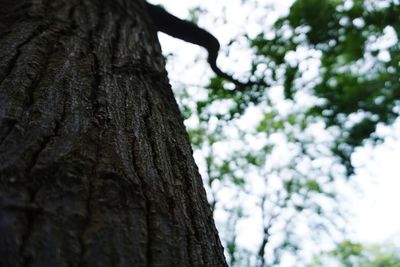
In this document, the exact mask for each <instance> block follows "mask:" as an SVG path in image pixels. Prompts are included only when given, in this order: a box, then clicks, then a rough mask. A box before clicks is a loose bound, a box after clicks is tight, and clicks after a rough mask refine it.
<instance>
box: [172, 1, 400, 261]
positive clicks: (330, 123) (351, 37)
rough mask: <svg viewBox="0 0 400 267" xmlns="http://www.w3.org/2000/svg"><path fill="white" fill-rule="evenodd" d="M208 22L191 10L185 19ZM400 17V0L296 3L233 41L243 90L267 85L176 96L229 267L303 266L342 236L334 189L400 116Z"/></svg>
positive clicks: (224, 86)
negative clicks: (248, 83) (242, 66)
mask: <svg viewBox="0 0 400 267" xmlns="http://www.w3.org/2000/svg"><path fill="white" fill-rule="evenodd" d="M241 4H242V5H244V6H245V5H250V6H253V7H254V8H257V11H258V13H260V12H261V11H262V12H264V16H265V18H266V17H268V16H270V14H271V12H273V11H271V8H270V6H269V4H267V3H266V4H264V5H263V1H256V0H254V1H251V0H248V1H241ZM260 10H261V11H260ZM206 13H207V12H206V9H205V8H203V7H201V8H198V7H196V8H194V9H192V10H191V11H190V12H189V14H190V19H191V20H192V21H196V22H198V21H199V22H201V21H202V18H203V17H206V16H207V15H206ZM399 14H400V1H398V0H392V1H391V0H381V1H376V0H375V1H373V0H325V1H320V0H296V1H294V2H293V4H292V5H291V7H290V9H289V10H288V12H287V13H286V14H284V15H282V16H280V17H278V18H277V19H276V20H275V21H274V23H273V24H272V25H268V24H267V23H266V22H265V25H263V20H262V19H259V23H260V29H262V30H261V31H259V32H258V34H252V35H250V34H249V33H247V32H245V31H244V32H241V33H240V32H239V33H238V35H237V36H236V37H234V38H233V39H232V40H231V42H229V44H230V45H231V46H230V48H228V52H229V51H230V49H237V47H235V48H232V47H234V45H233V44H235V42H239V43H241V45H242V46H244V49H245V47H246V44H247V46H248V48H249V49H251V51H252V53H253V54H254V56H253V58H252V59H251V64H250V65H249V68H248V73H247V76H246V74H244V75H243V76H245V77H247V78H243V79H244V80H245V79H248V78H250V79H251V80H253V81H257V80H258V81H260V80H261V81H263V82H264V83H266V84H268V86H261V85H254V86H252V87H249V88H247V89H246V90H243V91H236V90H233V88H234V86H233V85H232V84H230V83H229V82H226V81H224V80H222V79H221V78H218V77H212V78H211V79H210V82H209V83H208V85H207V86H206V87H207V88H206V89H204V88H198V87H196V86H190V85H184V86H175V87H179V88H178V89H179V90H177V91H176V95H177V97H178V101H179V102H180V106H181V110H182V114H183V116H184V117H185V119H186V125H187V128H188V131H189V134H190V138H191V142H192V145H193V148H194V150H195V157H196V160H197V162H198V164H199V166H200V169H201V172H202V176H203V178H204V180H205V184H206V190H207V193H208V197H209V201H210V204H211V208H212V210H213V212H214V217H215V220H216V222H217V225H218V226H219V231H220V234H221V238H222V240H223V242H224V247H225V249H226V255H227V258H228V262H229V264H230V266H232V267H233V266H260V267H262V266H305V260H304V257H303V256H304V254H302V251H303V250H305V248H306V247H308V248H309V247H310V246H311V247H312V246H314V247H315V246H316V244H319V243H321V242H323V241H324V242H325V241H326V240H331V241H337V239H340V238H339V237H338V236H341V234H344V233H345V232H346V227H347V225H346V211H345V210H344V209H343V207H342V206H341V205H340V203H341V198H340V194H338V187H337V181H339V180H347V179H349V178H350V177H351V175H352V174H354V166H353V165H352V162H351V155H352V153H353V152H354V151H355V149H356V148H357V147H360V146H362V145H363V144H365V142H372V143H379V142H380V141H381V140H382V136H380V135H378V134H377V133H376V129H377V127H378V126H379V125H391V124H392V123H393V122H394V121H395V120H396V119H397V118H398V116H399V112H400V76H399V73H400V64H399V62H400V53H399V52H400V51H399V50H400V44H399V42H398V36H399V30H400V21H399V20H400V16H399ZM259 16H260V17H261V18H262V15H259ZM208 19H209V18H208ZM228 23H229V22H228ZM240 40H245V42H240ZM237 64H239V63H237ZM244 125H245V126H244ZM249 239H250V240H252V242H249ZM246 240H247V241H246ZM249 243H250V244H249ZM342 246H345V248H346V249H348V248H351V249H352V250H353V249H356V248H357V246H355V245H354V246H353V244H351V246H350V245H346V243H343V244H342V245H341V246H339V248H338V253H339V254H340V253H342V252H340V251H339V250H340V249H341V248H342ZM318 249H321V248H318ZM362 249H364V248H362ZM316 251H318V250H316ZM351 253H353V254H354V251H352V252H351ZM339 254H338V255H339ZM338 255H336V256H338ZM340 255H342V254H340ZM381 258H383V256H382V257H381ZM391 259H394V258H393V257H392V258H391ZM341 260H342V261H343V262H345V260H343V259H341ZM371 264H372V263H371ZM321 266H322V265H321ZM344 266H350V265H344ZM351 266H358V265H351ZM359 266H397V265H378V264H375V265H359Z"/></svg>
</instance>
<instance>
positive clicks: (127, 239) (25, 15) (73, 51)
mask: <svg viewBox="0 0 400 267" xmlns="http://www.w3.org/2000/svg"><path fill="white" fill-rule="evenodd" d="M0 266H2V267H8V266H11V267H14V266H24V267H25V266H37V267H46V266H49V267H50V266H51V267H54V266H57V267H58V266H68V267H72V266H107V267H111V266H112V267H113V266H163V267H164V266H174V267H180V266H207V267H208V266H226V263H225V259H224V256H223V249H222V247H221V244H220V241H219V238H218V235H217V231H216V229H215V227H214V222H213V219H212V217H211V213H210V209H209V206H208V203H207V201H206V196H205V191H204V189H203V185H202V181H201V178H200V176H199V174H198V170H197V167H196V165H195V163H194V160H193V157H192V151H191V148H190V144H189V142H188V136H187V134H186V132H185V129H184V126H183V123H182V119H181V117H180V114H179V110H178V107H177V104H176V102H175V99H174V97H173V94H172V91H171V88H170V86H169V84H168V80H167V76H166V72H165V69H164V62H163V59H162V56H161V52H160V47H159V44H158V40H157V36H156V32H155V31H154V28H152V26H151V20H150V18H149V17H148V14H147V12H146V10H145V6H144V3H143V2H142V1H138V0H137V1H134V0H0Z"/></svg>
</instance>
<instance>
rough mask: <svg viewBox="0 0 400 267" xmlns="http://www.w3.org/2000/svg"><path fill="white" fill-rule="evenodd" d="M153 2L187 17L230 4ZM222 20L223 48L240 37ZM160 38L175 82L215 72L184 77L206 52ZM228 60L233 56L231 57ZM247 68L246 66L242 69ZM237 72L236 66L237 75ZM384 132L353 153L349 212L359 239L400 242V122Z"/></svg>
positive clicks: (201, 69)
mask: <svg viewBox="0 0 400 267" xmlns="http://www.w3.org/2000/svg"><path fill="white" fill-rule="evenodd" d="M149 2H152V3H154V4H162V5H163V6H165V7H166V8H167V10H168V11H170V12H171V13H173V14H174V15H176V16H178V17H181V18H186V17H187V16H188V12H187V10H188V9H189V8H190V7H193V6H198V5H200V4H201V5H206V6H213V8H212V9H211V10H212V11H213V12H215V14H217V15H216V16H218V12H222V10H223V9H222V4H224V3H225V4H226V1H216V0H208V1H205V0H203V1H198V0H186V1H181V0H169V1H162V0H153V1H149ZM260 2H263V3H273V2H276V1H274V0H270V1H268V0H265V1H260ZM291 2H292V1H281V2H280V7H281V9H282V10H285V8H286V7H285V6H284V5H286V6H287V5H289V4H290V3H291ZM229 3H230V10H229V12H230V13H231V16H236V18H237V19H235V20H234V22H235V25H234V27H241V23H242V21H243V20H244V19H245V17H244V16H245V15H242V14H246V11H245V10H241V9H240V1H239V0H232V1H229ZM283 3H284V4H283ZM214 7H215V8H214ZM231 7H232V8H231ZM234 7H236V8H234ZM229 12H228V14H229ZM215 14H214V15H215ZM269 19H270V18H269ZM229 22H231V21H229ZM217 24H218V25H217V26H216V27H212V28H211V29H210V28H209V30H211V32H212V33H213V34H215V35H216V36H217V38H218V39H219V40H220V41H221V44H222V46H223V45H224V43H226V42H227V41H228V40H229V38H232V37H234V34H235V28H232V27H231V28H229V27H227V26H226V25H224V23H223V22H218V23H217ZM254 27H255V28H254V33H256V32H258V29H257V27H258V26H257V25H256V24H254ZM160 38H161V42H162V46H163V51H164V52H166V53H169V52H174V53H175V54H177V59H176V60H175V61H176V62H175V64H174V63H173V62H172V63H171V64H173V65H171V64H170V65H169V66H168V70H169V72H170V78H171V80H173V81H175V82H176V81H182V82H187V83H189V84H193V83H196V84H199V85H201V84H204V83H206V82H207V79H208V75H209V74H211V71H210V70H209V68H208V65H206V64H201V65H196V66H195V68H196V69H195V70H194V73H197V74H199V73H202V74H204V75H201V76H198V77H193V76H191V75H190V76H189V75H188V76H182V75H181V73H182V72H184V71H185V69H186V68H188V66H189V67H191V66H192V64H193V62H194V61H196V60H197V59H198V58H197V57H198V55H199V53H200V55H201V58H200V60H204V62H206V53H205V51H204V50H202V49H201V48H199V47H197V46H194V45H191V44H186V43H184V42H182V41H180V40H173V39H172V38H168V37H165V36H164V35H160ZM240 56H243V55H240V54H238V55H237V54H234V55H230V57H233V58H235V57H240ZM225 60H229V59H226V58H225ZM177 62H178V63H177ZM219 62H220V63H222V64H220V65H221V66H222V67H223V69H228V70H229V67H228V66H230V65H232V64H227V63H226V62H225V61H224V58H222V60H221V59H220V61H219ZM224 64H225V65H224ZM245 69H246V66H245V67H244V69H243V70H242V71H244V70H245ZM236 71H237V70H236V69H235V73H236ZM196 79H197V80H196ZM380 131H381V132H383V133H387V134H391V135H392V136H390V137H387V138H386V140H385V142H384V143H383V144H382V145H380V146H378V147H376V148H373V147H371V146H365V147H364V148H361V149H359V150H358V151H357V152H356V153H355V154H354V155H353V160H354V163H355V165H356V166H358V167H357V168H356V176H355V177H354V178H353V179H352V180H351V182H350V183H351V184H353V185H355V187H358V188H360V189H361V190H360V191H361V192H357V191H356V190H354V189H349V188H347V187H346V188H345V187H344V189H343V191H345V192H344V193H345V195H346V196H347V197H348V198H349V199H350V203H351V205H350V207H349V210H350V212H352V213H353V214H354V215H355V217H354V219H352V221H350V222H349V226H350V227H352V228H353V229H354V230H355V234H354V237H355V238H356V239H358V240H360V241H363V242H382V241H385V240H388V239H392V238H396V239H397V241H398V240H399V239H400V212H398V211H397V209H398V206H399V205H400V120H398V121H397V123H396V124H395V126H394V127H393V128H392V129H391V130H390V129H387V128H384V127H382V128H380ZM396 234H397V236H396Z"/></svg>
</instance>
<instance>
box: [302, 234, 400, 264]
mask: <svg viewBox="0 0 400 267" xmlns="http://www.w3.org/2000/svg"><path fill="white" fill-rule="evenodd" d="M323 266H337V267H400V250H399V248H398V247H395V246H393V245H389V244H384V245H363V244H360V243H355V242H351V241H348V240H346V241H343V242H342V243H340V244H339V245H338V247H337V248H336V249H334V250H333V251H330V252H328V253H325V254H323V255H320V256H317V257H315V258H314V259H313V262H312V263H310V264H309V265H308V267H323Z"/></svg>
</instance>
